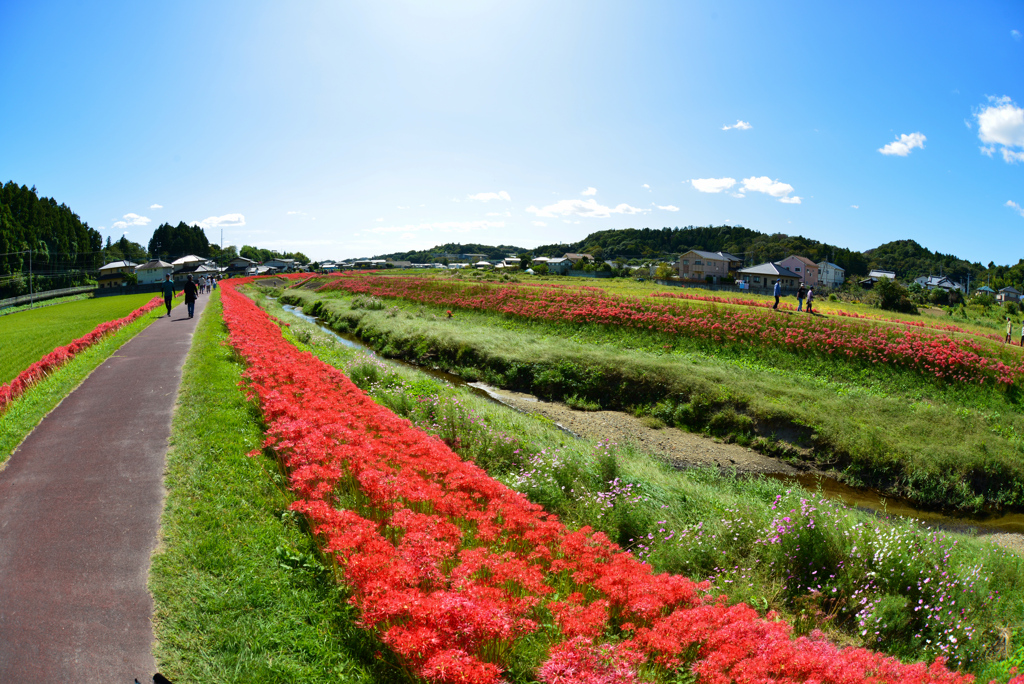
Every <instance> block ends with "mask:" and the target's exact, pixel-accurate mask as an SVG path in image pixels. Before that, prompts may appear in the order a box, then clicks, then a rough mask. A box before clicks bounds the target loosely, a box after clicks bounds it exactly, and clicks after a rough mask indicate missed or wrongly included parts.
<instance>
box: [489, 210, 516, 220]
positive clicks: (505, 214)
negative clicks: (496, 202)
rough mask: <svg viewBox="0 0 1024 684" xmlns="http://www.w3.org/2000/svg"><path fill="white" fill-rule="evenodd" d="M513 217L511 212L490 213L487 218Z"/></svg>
mask: <svg viewBox="0 0 1024 684" xmlns="http://www.w3.org/2000/svg"><path fill="white" fill-rule="evenodd" d="M511 215H512V212H511V211H489V212H487V216H504V217H506V218H507V217H509V216H511Z"/></svg>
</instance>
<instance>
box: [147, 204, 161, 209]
mask: <svg viewBox="0 0 1024 684" xmlns="http://www.w3.org/2000/svg"><path fill="white" fill-rule="evenodd" d="M149 208H150V209H163V208H164V205H162V204H150V205H149Z"/></svg>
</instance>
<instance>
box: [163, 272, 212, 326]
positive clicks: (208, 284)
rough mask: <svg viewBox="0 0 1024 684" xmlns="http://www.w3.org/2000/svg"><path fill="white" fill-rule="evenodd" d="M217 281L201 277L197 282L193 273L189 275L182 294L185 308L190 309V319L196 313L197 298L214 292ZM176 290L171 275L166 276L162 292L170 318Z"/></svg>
mask: <svg viewBox="0 0 1024 684" xmlns="http://www.w3.org/2000/svg"><path fill="white" fill-rule="evenodd" d="M217 280H218V279H217V278H215V277H214V276H209V277H207V276H201V277H200V278H199V280H198V281H197V280H195V278H193V277H192V274H191V273H190V274H189V276H188V279H187V280H186V281H185V283H184V284H183V285H182V286H181V290H182V292H184V293H185V306H186V307H187V308H188V317H189V318H192V317H193V316H194V315H195V313H196V298H197V297H198V296H199V295H200V294H209V293H210V292H212V291H213V290H216V289H217ZM176 289H177V288H176V286H175V284H174V281H173V280H172V279H171V274H170V273H168V274H166V275H165V276H164V282H163V286H162V287H161V288H160V291H161V292H162V293H163V295H164V306H166V307H167V316H168V317H170V315H171V303H172V300H173V299H174V292H175V290H176Z"/></svg>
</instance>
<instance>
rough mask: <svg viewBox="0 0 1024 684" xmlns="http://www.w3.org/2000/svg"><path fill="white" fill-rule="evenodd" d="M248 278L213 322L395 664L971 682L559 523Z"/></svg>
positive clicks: (599, 676) (342, 576)
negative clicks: (311, 342)
mask: <svg viewBox="0 0 1024 684" xmlns="http://www.w3.org/2000/svg"><path fill="white" fill-rule="evenodd" d="M248 281H249V279H245V280H239V281H234V280H232V281H225V282H224V283H223V284H222V297H223V302H224V318H225V320H226V322H227V326H228V330H229V332H230V342H231V344H232V345H233V346H234V348H235V349H236V350H237V351H238V353H239V354H240V355H241V357H242V358H243V359H244V361H245V363H246V365H247V370H246V371H245V372H244V377H245V382H246V386H247V389H248V393H249V396H250V397H251V398H253V399H255V400H256V401H257V402H258V403H259V406H260V408H261V409H262V412H263V417H264V420H265V421H266V425H267V427H266V440H265V446H266V447H270V448H272V449H273V450H274V451H275V452H276V454H277V457H278V458H279V459H280V460H281V462H282V463H283V465H284V466H285V468H286V470H287V472H288V473H289V481H290V487H291V490H292V492H293V493H294V495H295V497H296V501H295V502H294V503H293V504H292V508H293V510H296V511H300V512H302V513H304V514H305V515H306V516H307V517H308V518H309V520H310V522H311V523H312V528H313V530H314V531H315V533H316V534H317V536H318V538H319V540H320V543H321V544H322V549H323V551H324V553H325V554H327V555H328V556H330V557H331V558H332V559H333V560H334V562H335V563H336V566H335V570H336V576H338V577H339V580H340V581H341V582H343V583H344V584H345V585H346V586H347V587H348V588H349V589H350V590H351V591H352V599H351V602H352V603H353V605H354V606H356V608H357V609H358V610H359V611H360V613H361V620H360V624H361V626H362V627H363V628H365V629H368V630H372V631H373V632H374V633H375V634H376V635H377V636H378V637H379V638H380V639H381V641H383V642H384V643H385V644H387V645H388V646H389V647H390V648H391V649H392V650H393V651H394V652H395V653H396V654H397V655H398V657H399V658H400V660H401V662H402V663H403V665H404V666H405V667H406V668H407V669H408V670H409V671H410V672H411V673H412V674H414V675H416V676H418V677H422V678H424V679H425V680H427V681H430V682H439V683H447V682H470V683H478V684H487V683H490V682H495V683H496V682H501V681H504V680H503V679H502V674H503V670H504V668H505V667H506V666H507V665H508V664H509V663H511V662H512V661H513V660H514V658H515V657H516V655H515V654H516V650H515V648H516V644H517V641H518V640H520V639H523V638H524V637H526V636H528V635H533V636H534V638H535V639H537V640H540V639H543V640H547V641H551V642H552V645H551V647H550V649H549V651H548V653H547V655H546V657H545V659H544V662H543V663H542V664H541V665H540V667H539V668H538V670H537V672H536V677H537V679H538V680H539V681H541V682H545V683H547V684H556V683H559V684H568V683H579V684H583V683H584V682H588V683H592V682H640V681H643V680H642V679H641V675H640V674H639V672H641V671H646V672H647V673H648V674H654V673H655V672H657V671H658V670H662V671H664V670H675V669H678V668H682V667H685V668H689V669H690V670H691V671H692V672H693V673H695V674H697V675H698V677H699V678H700V680H701V681H702V682H712V683H715V684H725V683H727V682H741V683H746V682H749V683H753V682H765V681H773V682H793V683H794V684H795V683H796V682H805V681H816V682H821V683H826V682H829V683H836V684H839V683H842V684H847V683H848V684H854V683H856V684H861V683H863V682H879V683H880V682H886V683H887V684H910V683H914V684H925V683H944V684H945V683H949V684H967V683H968V682H972V681H973V677H971V676H970V675H962V674H958V673H955V672H951V671H949V670H948V669H947V668H946V667H945V665H944V662H943V661H942V660H941V659H937V660H936V661H935V662H934V663H932V664H931V665H926V664H923V663H915V664H902V663H900V662H899V661H898V660H896V659H895V658H891V657H888V656H884V655H880V654H877V653H873V652H871V651H868V650H866V649H860V648H838V647H837V646H835V645H834V644H832V643H830V642H828V641H827V640H825V639H824V638H823V637H822V636H821V635H820V634H815V635H812V636H811V637H800V638H796V639H794V638H793V637H792V634H791V628H790V626H789V625H788V624H786V623H785V622H783V621H781V620H779V619H778V618H777V616H775V615H774V614H769V615H768V616H767V618H761V617H759V616H758V614H757V612H756V611H754V610H753V609H752V608H750V607H749V606H747V605H745V604H738V605H733V606H729V605H726V603H725V601H724V598H723V597H715V596H710V595H708V592H707V590H708V588H709V585H708V584H707V583H696V582H692V581H690V580H689V579H686V578H685V577H680V576H678V575H664V574H663V575H655V574H654V573H653V571H652V569H651V567H650V566H649V565H646V564H644V563H641V562H639V561H638V560H636V559H635V558H634V557H633V556H632V555H630V554H629V553H626V552H623V551H622V550H620V549H619V547H618V546H616V545H615V544H613V543H611V542H610V541H609V540H608V539H607V538H606V537H605V536H604V535H603V534H601V533H594V532H592V531H591V530H590V529H589V528H583V529H580V530H577V531H573V530H570V529H568V528H566V527H565V526H564V525H562V524H561V523H560V522H559V521H558V520H557V518H556V517H555V516H553V515H550V514H547V513H545V512H544V511H543V509H542V508H541V507H540V506H537V505H536V504H533V503H530V502H529V501H528V500H527V499H526V498H525V497H524V496H522V495H521V494H519V493H517V492H514V491H512V490H510V489H508V488H507V487H505V486H504V485H502V484H500V483H498V482H497V481H496V480H494V479H492V478H491V477H489V476H488V475H487V474H486V473H485V472H484V471H483V470H481V469H480V468H478V467H477V466H475V465H473V464H472V463H467V462H465V461H462V460H461V459H460V458H459V457H458V456H457V455H456V454H455V453H454V452H453V451H451V450H450V449H449V448H448V447H447V446H446V445H445V444H444V443H443V442H442V441H441V440H439V439H437V438H435V437H432V436H430V435H428V434H427V433H425V432H423V431H421V430H419V429H417V428H415V427H414V426H413V425H412V424H411V423H410V422H409V421H407V420H405V419H402V418H399V417H398V416H396V415H395V414H393V413H391V412H390V411H388V410H387V409H385V408H384V407H382V406H380V405H378V404H376V403H374V402H373V401H372V400H371V399H370V398H369V397H368V396H367V395H366V394H365V393H363V392H362V391H361V390H359V389H358V388H357V387H356V386H355V385H354V384H352V382H351V381H350V380H349V379H348V378H347V377H345V376H344V375H343V374H342V373H341V372H340V371H338V370H337V369H335V368H333V367H331V366H328V365H327V364H325V363H323V362H321V361H320V360H319V359H317V358H316V357H315V356H313V355H312V354H309V353H308V352H300V351H299V350H298V349H297V348H296V347H294V346H293V345H291V344H289V343H288V342H287V341H286V340H285V339H284V338H283V336H282V334H281V331H280V328H279V327H278V326H277V325H276V324H275V323H274V322H273V321H271V320H270V318H269V317H268V316H267V314H266V313H264V312H263V311H262V310H261V309H260V308H259V307H257V306H256V305H255V304H254V303H253V302H252V301H250V300H249V299H247V298H246V297H244V296H243V295H241V294H239V293H238V292H236V291H235V288H236V287H237V286H238V285H241V284H244V283H245V282H248ZM255 453H256V452H254V454H255ZM543 623H553V625H554V626H555V627H557V629H555V628H553V627H552V625H551V624H543ZM1013 681H1014V684H1024V677H1020V678H1017V679H1015V680H1013Z"/></svg>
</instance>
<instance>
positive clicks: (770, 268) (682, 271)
mask: <svg viewBox="0 0 1024 684" xmlns="http://www.w3.org/2000/svg"><path fill="white" fill-rule="evenodd" d="M675 267H676V270H677V271H678V273H679V278H680V279H681V280H684V281H685V280H690V281H698V282H705V283H706V282H711V283H716V284H717V283H720V282H722V281H723V280H724V279H726V278H728V279H731V280H733V281H735V282H736V283H737V284H738V285H739V287H740V289H744V290H768V289H772V288H773V287H774V286H775V282H776V281H779V282H780V283H781V284H782V288H783V289H786V290H795V289H796V288H798V287H799V286H800V283H803V284H805V285H807V286H808V287H826V288H836V287H839V286H840V285H842V284H843V281H844V280H845V279H846V272H845V271H844V270H843V268H842V267H841V266H837V265H836V264H833V263H832V262H831V261H827V260H826V261H821V262H818V263H815V262H814V261H812V260H810V259H808V258H807V257H802V256H799V255H796V254H793V255H790V256H788V257H786V258H785V259H782V260H781V261H768V262H765V263H763V264H758V265H756V266H750V267H747V268H743V259H741V258H740V257H738V256H735V255H733V254H729V253H728V252H705V251H703V250H699V249H691V250H690V251H689V252H686V253H685V254H682V255H680V257H679V260H678V261H677V262H676V263H675Z"/></svg>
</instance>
